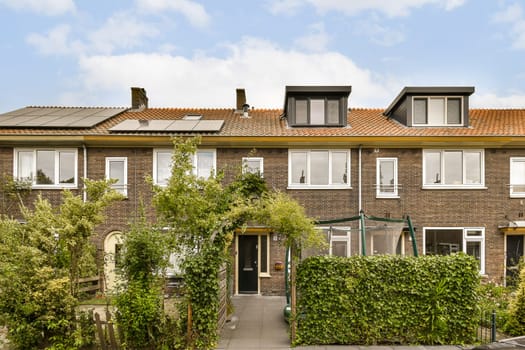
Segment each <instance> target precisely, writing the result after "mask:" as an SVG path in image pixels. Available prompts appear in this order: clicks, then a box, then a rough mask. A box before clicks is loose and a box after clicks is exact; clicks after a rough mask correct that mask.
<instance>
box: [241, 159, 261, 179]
mask: <svg viewBox="0 0 525 350" xmlns="http://www.w3.org/2000/svg"><path fill="white" fill-rule="evenodd" d="M242 172H243V173H252V174H261V175H262V174H263V172H264V168H263V158H261V157H243V158H242Z"/></svg>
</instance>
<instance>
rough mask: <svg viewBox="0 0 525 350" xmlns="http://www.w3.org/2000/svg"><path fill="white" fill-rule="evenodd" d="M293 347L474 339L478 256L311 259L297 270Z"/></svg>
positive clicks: (460, 342)
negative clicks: (295, 322)
mask: <svg viewBox="0 0 525 350" xmlns="http://www.w3.org/2000/svg"><path fill="white" fill-rule="evenodd" d="M296 281H297V291H298V299H297V315H299V317H298V319H297V321H298V322H297V323H298V328H297V338H296V342H295V345H299V344H318V345H320V344H354V345H372V344H472V343H473V342H474V341H475V337H476V330H477V327H478V323H479V320H478V319H477V318H476V315H477V313H476V309H477V306H476V303H477V294H476V291H477V289H478V287H479V283H480V278H479V272H478V263H477V261H476V260H475V259H474V258H473V257H471V256H468V255H466V254H455V255H450V256H421V257H417V258H416V257H402V256H355V257H350V258H340V257H328V256H315V257H310V258H308V259H305V260H304V261H303V262H301V264H299V266H298V269H297V280H296Z"/></svg>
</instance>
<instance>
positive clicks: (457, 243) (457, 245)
mask: <svg viewBox="0 0 525 350" xmlns="http://www.w3.org/2000/svg"><path fill="white" fill-rule="evenodd" d="M423 248H424V252H423V253H424V254H427V255H450V254H453V253H458V252H464V253H466V254H468V255H472V256H473V257H475V258H476V259H477V260H478V263H479V270H480V273H481V274H484V273H485V229H484V228H464V227H445V228H441V227H427V228H424V229H423Z"/></svg>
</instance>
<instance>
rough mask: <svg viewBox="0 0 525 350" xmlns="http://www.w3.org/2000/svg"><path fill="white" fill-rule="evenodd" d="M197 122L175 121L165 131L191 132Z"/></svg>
mask: <svg viewBox="0 0 525 350" xmlns="http://www.w3.org/2000/svg"><path fill="white" fill-rule="evenodd" d="M198 122H199V121H198V120H175V121H174V122H173V124H171V125H170V126H169V127H168V128H167V129H166V131H193V129H194V128H195V125H197V123H198Z"/></svg>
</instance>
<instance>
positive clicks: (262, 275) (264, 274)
mask: <svg viewBox="0 0 525 350" xmlns="http://www.w3.org/2000/svg"><path fill="white" fill-rule="evenodd" d="M259 277H261V278H270V277H272V275H270V274H269V273H267V272H261V273H260V274H259Z"/></svg>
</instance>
